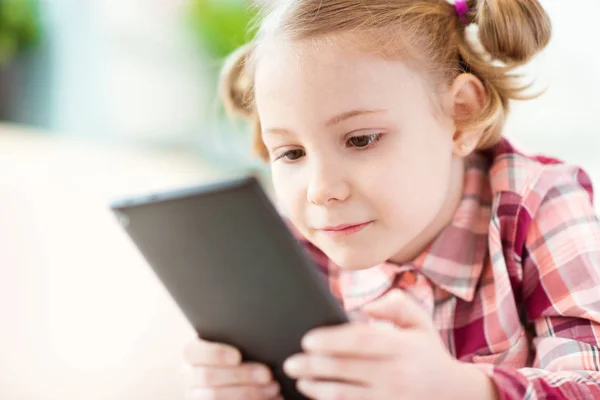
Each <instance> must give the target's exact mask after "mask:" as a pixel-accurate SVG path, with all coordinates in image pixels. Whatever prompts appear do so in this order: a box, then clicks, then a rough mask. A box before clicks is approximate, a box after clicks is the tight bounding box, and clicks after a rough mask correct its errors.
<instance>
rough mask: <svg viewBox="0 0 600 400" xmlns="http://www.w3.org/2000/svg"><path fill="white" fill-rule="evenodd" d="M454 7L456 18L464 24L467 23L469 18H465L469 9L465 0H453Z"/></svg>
mask: <svg viewBox="0 0 600 400" xmlns="http://www.w3.org/2000/svg"><path fill="white" fill-rule="evenodd" d="M454 7H455V8H456V12H457V13H458V18H460V20H461V21H462V22H463V23H464V24H465V25H469V20H468V19H467V13H468V12H469V11H471V10H469V5H468V4H467V0H456V1H455V2H454Z"/></svg>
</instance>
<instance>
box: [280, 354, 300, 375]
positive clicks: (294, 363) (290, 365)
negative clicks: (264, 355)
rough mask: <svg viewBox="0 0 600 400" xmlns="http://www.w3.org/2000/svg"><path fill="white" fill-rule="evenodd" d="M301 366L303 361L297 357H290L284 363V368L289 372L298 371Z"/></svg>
mask: <svg viewBox="0 0 600 400" xmlns="http://www.w3.org/2000/svg"><path fill="white" fill-rule="evenodd" d="M300 367H301V361H300V360H299V359H298V358H297V357H292V358H288V359H287V360H286V362H285V363H284V364H283V369H285V371H286V372H287V373H292V374H293V373H296V372H298V370H299V369H300Z"/></svg>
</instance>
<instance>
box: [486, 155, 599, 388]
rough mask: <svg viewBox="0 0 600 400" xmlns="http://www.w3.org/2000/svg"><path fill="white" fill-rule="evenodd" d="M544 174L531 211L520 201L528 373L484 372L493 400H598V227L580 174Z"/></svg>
mask: <svg viewBox="0 0 600 400" xmlns="http://www.w3.org/2000/svg"><path fill="white" fill-rule="evenodd" d="M561 168H562V170H561ZM550 170H551V171H553V172H550V173H545V174H542V175H541V176H540V178H539V180H538V182H537V183H536V184H535V188H534V189H533V190H532V195H531V196H533V197H532V198H533V199H535V198H536V196H537V199H538V200H537V201H532V203H536V202H537V204H538V207H536V208H535V212H532V213H531V214H529V209H533V207H529V206H528V204H527V201H526V202H525V204H524V206H523V210H522V211H523V212H524V213H525V215H523V216H521V217H520V219H519V223H520V224H521V223H523V220H525V221H526V223H525V224H526V225H527V224H528V228H527V230H526V235H525V237H524V246H523V247H524V248H523V254H522V265H523V278H522V291H521V294H522V296H521V299H518V300H520V301H521V302H522V304H524V310H523V311H524V316H525V318H526V319H527V321H528V322H529V323H530V324H531V327H532V336H533V337H532V345H533V349H534V351H535V358H534V360H533V365H532V367H531V368H523V369H513V368H505V367H502V366H490V365H488V366H487V368H486V366H483V367H484V370H487V373H488V374H489V375H490V377H491V378H492V380H493V381H494V382H495V384H496V386H497V388H498V390H499V394H500V399H510V400H512V399H531V400H535V399H600V372H599V371H600V225H599V223H598V218H597V216H596V213H595V211H594V208H593V206H592V193H591V184H590V181H589V178H588V177H587V175H585V173H583V172H582V171H581V170H579V169H570V170H568V171H566V172H565V169H564V167H557V166H555V167H551V168H550ZM556 170H559V171H561V172H560V173H558V172H557V171H556ZM541 188H544V189H543V190H542V189H541Z"/></svg>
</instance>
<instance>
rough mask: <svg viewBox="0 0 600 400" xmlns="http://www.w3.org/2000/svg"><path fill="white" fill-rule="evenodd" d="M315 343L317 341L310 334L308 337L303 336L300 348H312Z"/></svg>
mask: <svg viewBox="0 0 600 400" xmlns="http://www.w3.org/2000/svg"><path fill="white" fill-rule="evenodd" d="M316 342H317V341H316V339H315V336H314V335H312V334H308V335H306V336H304V338H303V339H302V346H303V347H314V345H315V343H316Z"/></svg>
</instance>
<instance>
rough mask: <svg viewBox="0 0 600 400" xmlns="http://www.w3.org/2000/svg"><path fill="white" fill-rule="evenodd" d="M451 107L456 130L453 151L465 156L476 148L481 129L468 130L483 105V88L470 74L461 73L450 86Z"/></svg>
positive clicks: (481, 132)
mask: <svg viewBox="0 0 600 400" xmlns="http://www.w3.org/2000/svg"><path fill="white" fill-rule="evenodd" d="M450 96H451V108H452V115H453V118H454V126H455V127H456V130H455V132H454V137H453V143H454V146H453V153H454V155H455V156H457V157H466V156H468V155H469V154H471V153H472V152H473V151H475V149H476V148H477V144H478V143H479V140H480V139H481V136H482V135H483V132H484V130H483V129H476V130H470V129H469V128H468V127H469V125H470V123H471V122H473V121H475V120H477V117H478V115H479V114H480V113H481V111H482V110H483V108H484V107H485V88H484V86H483V84H482V83H481V81H480V80H479V79H478V78H477V77H475V76H474V75H472V74H461V75H459V76H458V77H456V79H455V80H454V82H453V83H452V85H451V86H450Z"/></svg>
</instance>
